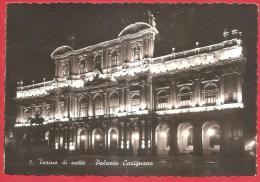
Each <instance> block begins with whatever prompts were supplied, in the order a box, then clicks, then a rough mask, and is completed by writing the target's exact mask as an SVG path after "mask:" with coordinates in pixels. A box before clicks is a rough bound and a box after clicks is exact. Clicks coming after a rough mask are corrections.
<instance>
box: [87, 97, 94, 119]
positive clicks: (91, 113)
mask: <svg viewBox="0 0 260 182" xmlns="http://www.w3.org/2000/svg"><path fill="white" fill-rule="evenodd" d="M88 98H89V99H88V100H89V107H88V115H89V116H90V117H93V104H92V93H90V94H89V95H88Z"/></svg>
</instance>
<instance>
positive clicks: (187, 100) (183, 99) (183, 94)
mask: <svg viewBox="0 0 260 182" xmlns="http://www.w3.org/2000/svg"><path fill="white" fill-rule="evenodd" d="M191 96H192V92H191V89H190V87H187V86H184V87H182V88H180V91H179V94H178V97H179V107H180V108H185V107H190V105H191Z"/></svg>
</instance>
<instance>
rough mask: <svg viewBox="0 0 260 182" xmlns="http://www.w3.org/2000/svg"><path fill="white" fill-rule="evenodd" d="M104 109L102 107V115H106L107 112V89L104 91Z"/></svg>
mask: <svg viewBox="0 0 260 182" xmlns="http://www.w3.org/2000/svg"><path fill="white" fill-rule="evenodd" d="M103 103H104V109H103V112H104V116H107V114H108V96H107V91H104V102H103Z"/></svg>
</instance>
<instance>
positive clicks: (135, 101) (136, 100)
mask: <svg viewBox="0 0 260 182" xmlns="http://www.w3.org/2000/svg"><path fill="white" fill-rule="evenodd" d="M140 103H141V101H140V95H139V94H135V95H133V96H132V98H131V111H138V110H139V109H140Z"/></svg>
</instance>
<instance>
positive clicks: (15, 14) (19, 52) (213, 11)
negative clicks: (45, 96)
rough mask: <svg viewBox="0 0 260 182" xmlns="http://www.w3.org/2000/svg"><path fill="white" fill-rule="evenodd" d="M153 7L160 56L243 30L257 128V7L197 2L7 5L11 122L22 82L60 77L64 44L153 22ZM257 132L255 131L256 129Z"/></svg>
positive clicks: (99, 39) (111, 35) (85, 41)
mask: <svg viewBox="0 0 260 182" xmlns="http://www.w3.org/2000/svg"><path fill="white" fill-rule="evenodd" d="M147 10H150V11H151V12H152V13H153V14H154V16H155V18H156V23H157V29H158V31H159V35H158V36H157V38H156V43H155V55H154V56H161V55H165V54H168V53H170V52H171V48H172V47H175V51H176V52H178V51H182V50H186V49H190V48H193V47H194V46H195V42H199V43H200V46H204V45H210V44H213V43H217V42H220V41H222V40H223V36H222V33H223V31H224V29H225V28H227V29H228V30H231V29H234V28H235V29H238V30H239V31H242V32H243V44H244V47H245V49H244V53H245V56H246V57H247V58H248V62H247V65H246V73H245V84H244V87H245V88H246V95H247V100H248V101H247V102H246V103H245V104H246V107H247V108H246V109H247V110H248V112H247V114H246V115H247V116H246V120H247V121H246V122H248V123H249V124H248V125H247V127H249V128H250V127H251V129H252V128H254V126H255V112H256V104H255V103H256V43H257V19H256V18H257V6H255V5H245V4H244V5H224V4H219V5H195V4H189V5H188V4H186V5H184V4H179V5H176V4H175V5H174V4H172V5H171V4H154V5H148V4H126V5H124V4H110V5H109V4H102V5H98V4H33V5H32V4H10V5H8V9H7V49H6V53H7V56H6V98H5V102H6V111H5V112H6V126H7V127H8V126H10V125H11V123H13V122H14V120H15V113H16V111H15V107H14V102H13V101H12V99H13V98H14V97H15V91H16V83H17V81H19V80H20V79H21V78H23V80H24V83H25V85H27V84H31V83H32V80H35V82H36V83H37V82H40V81H42V78H43V77H45V78H46V80H51V79H52V78H53V77H54V62H53V60H51V58H50V54H51V53H52V51H53V50H55V49H56V48H57V47H59V46H61V45H69V46H72V42H71V41H70V40H69V38H70V37H71V36H74V37H75V39H76V40H75V49H79V48H83V47H85V46H89V45H92V44H96V43H99V42H103V41H106V40H110V39H114V38H117V35H118V34H119V33H120V31H121V30H122V29H123V28H124V27H126V26H127V25H129V24H131V23H134V22H138V21H144V22H147V21H148V18H147V15H146V13H147ZM252 133H253V132H252Z"/></svg>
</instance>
